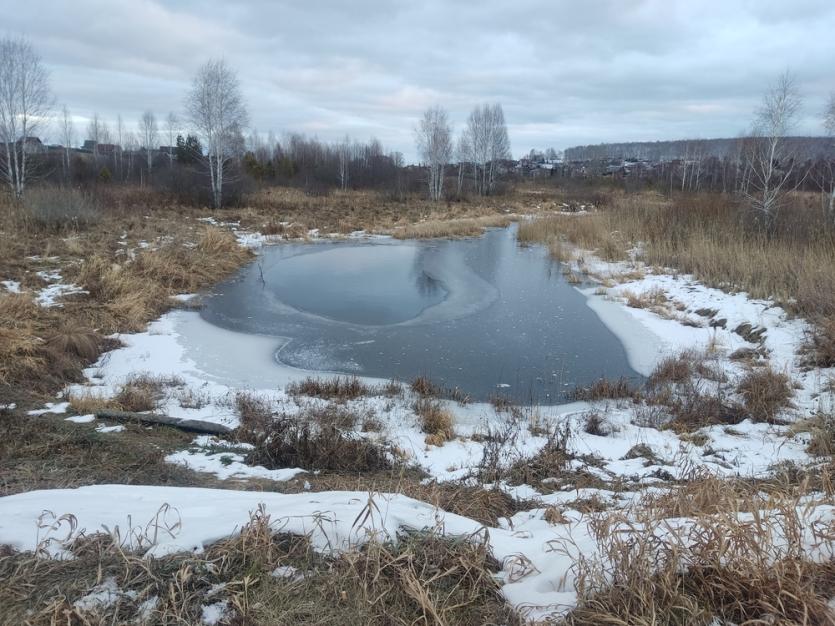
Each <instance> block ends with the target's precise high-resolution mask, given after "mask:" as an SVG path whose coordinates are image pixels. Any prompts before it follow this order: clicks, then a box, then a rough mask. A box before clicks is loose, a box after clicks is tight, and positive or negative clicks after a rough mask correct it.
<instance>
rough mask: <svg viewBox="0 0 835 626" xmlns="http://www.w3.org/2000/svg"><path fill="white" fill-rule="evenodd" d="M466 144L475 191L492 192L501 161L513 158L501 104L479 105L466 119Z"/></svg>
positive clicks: (481, 193) (480, 192)
mask: <svg viewBox="0 0 835 626" xmlns="http://www.w3.org/2000/svg"><path fill="white" fill-rule="evenodd" d="M465 134H466V137H467V139H466V140H467V143H468V144H469V146H470V156H471V159H472V163H473V179H474V181H475V188H476V192H477V193H478V194H479V195H486V194H489V193H491V192H492V191H493V187H494V185H495V180H496V169H497V164H498V161H500V160H501V159H507V158H510V139H509V138H508V134H507V124H506V123H505V119H504V111H503V110H502V105H500V104H498V103H497V104H492V105H491V104H483V105H480V106H476V107H475V108H474V109H473V110H472V112H471V113H470V116H469V118H467V130H466V133H465Z"/></svg>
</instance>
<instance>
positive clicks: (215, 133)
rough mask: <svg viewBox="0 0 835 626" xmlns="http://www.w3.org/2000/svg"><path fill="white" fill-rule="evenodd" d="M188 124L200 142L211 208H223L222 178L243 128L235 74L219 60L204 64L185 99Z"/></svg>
mask: <svg viewBox="0 0 835 626" xmlns="http://www.w3.org/2000/svg"><path fill="white" fill-rule="evenodd" d="M186 111H187V113H188V117H189V121H190V122H191V124H192V126H193V127H194V129H195V131H196V132H197V133H198V135H200V137H201V138H202V140H203V145H204V146H205V148H206V151H207V154H206V157H205V158H206V161H207V162H208V166H209V176H210V178H211V185H212V198H213V200H214V205H215V208H218V209H219V208H220V207H221V205H222V204H223V177H224V170H225V168H226V165H227V163H228V162H229V161H230V160H231V159H233V158H235V157H236V154H237V152H236V150H237V144H238V138H239V137H240V134H241V131H242V129H243V128H244V127H245V126H246V125H247V122H248V115H247V110H246V105H245V104H244V102H243V97H242V96H241V89H240V84H239V82H238V77H237V75H236V74H235V72H234V71H233V70H232V68H230V67H229V66H228V65H227V64H226V62H225V61H223V60H210V61H208V62H206V63H205V64H204V65H203V66H202V67H201V68H200V69H199V70H198V71H197V75H196V76H195V77H194V82H193V83H192V87H191V91H189V93H188V95H187V97H186Z"/></svg>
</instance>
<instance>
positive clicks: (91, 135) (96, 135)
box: [87, 113, 107, 166]
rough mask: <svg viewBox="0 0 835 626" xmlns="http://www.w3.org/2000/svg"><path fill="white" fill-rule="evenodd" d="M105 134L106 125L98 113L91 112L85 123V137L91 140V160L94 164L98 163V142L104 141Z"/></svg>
mask: <svg viewBox="0 0 835 626" xmlns="http://www.w3.org/2000/svg"><path fill="white" fill-rule="evenodd" d="M105 135H107V125H106V124H105V123H104V122H103V121H102V120H101V119H100V118H99V114H98V113H93V117H91V118H90V121H89V122H88V123H87V139H89V140H90V141H91V142H93V146H92V147H93V161H95V163H96V166H98V164H99V144H100V143H104V141H105Z"/></svg>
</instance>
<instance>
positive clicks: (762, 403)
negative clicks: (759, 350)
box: [737, 366, 794, 424]
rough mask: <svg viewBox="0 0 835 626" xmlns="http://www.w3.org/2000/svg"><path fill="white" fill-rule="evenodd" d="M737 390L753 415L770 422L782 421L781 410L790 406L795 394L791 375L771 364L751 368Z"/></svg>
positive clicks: (759, 420)
mask: <svg viewBox="0 0 835 626" xmlns="http://www.w3.org/2000/svg"><path fill="white" fill-rule="evenodd" d="M737 391H738V392H739V393H740V394H741V395H742V398H743V400H744V401H745V409H746V410H747V411H748V413H749V414H750V415H751V417H752V418H753V419H754V420H755V421H758V422H768V423H770V424H774V423H779V422H780V421H781V420H780V417H779V416H780V412H781V411H782V410H783V409H785V408H786V407H788V406H790V404H791V398H792V396H793V395H794V391H792V387H791V381H790V380H789V377H788V376H787V375H786V374H784V373H782V372H775V371H774V370H773V369H771V367H770V366H764V367H761V368H758V369H754V370H751V371H750V372H749V373H748V374H746V375H745V377H744V378H743V379H742V380H741V381H740V383H739V387H738V388H737Z"/></svg>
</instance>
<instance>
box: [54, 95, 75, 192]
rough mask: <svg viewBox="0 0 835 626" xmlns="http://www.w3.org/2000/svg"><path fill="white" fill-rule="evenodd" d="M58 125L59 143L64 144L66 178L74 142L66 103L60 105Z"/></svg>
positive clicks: (70, 118) (68, 173)
mask: <svg viewBox="0 0 835 626" xmlns="http://www.w3.org/2000/svg"><path fill="white" fill-rule="evenodd" d="M58 125H59V128H58V132H59V135H60V137H61V144H62V145H63V146H64V159H63V160H64V177H65V178H67V177H69V175H70V152H71V151H72V146H73V144H74V143H75V125H74V124H73V121H72V115H70V111H69V109H67V105H66V104H65V105H64V106H63V107H61V118H60V119H59V120H58Z"/></svg>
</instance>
